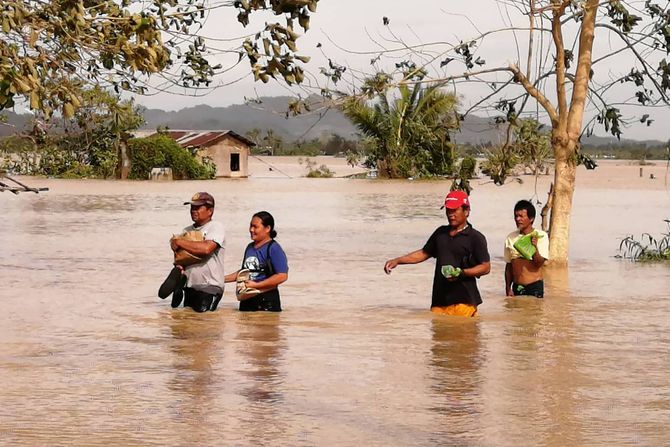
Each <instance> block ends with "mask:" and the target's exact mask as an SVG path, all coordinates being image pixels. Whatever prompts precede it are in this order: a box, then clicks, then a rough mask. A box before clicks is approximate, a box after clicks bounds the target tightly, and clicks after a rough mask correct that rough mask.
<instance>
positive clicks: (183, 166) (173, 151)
mask: <svg viewBox="0 0 670 447" xmlns="http://www.w3.org/2000/svg"><path fill="white" fill-rule="evenodd" d="M128 149H129V152H130V160H131V163H130V174H129V176H128V178H131V179H141V180H144V179H147V178H149V174H150V173H151V170H152V169H153V168H171V169H172V176H173V178H174V179H177V180H181V179H192V180H204V179H211V178H214V175H215V174H216V165H215V164H214V163H213V162H212V161H211V160H207V161H205V162H204V163H201V162H200V161H199V160H198V159H197V158H196V157H195V156H194V155H193V154H191V152H190V151H189V150H188V149H185V148H183V147H181V146H180V145H179V144H177V142H176V141H174V140H173V139H172V138H170V137H169V136H167V135H154V136H151V137H148V138H135V139H132V140H130V141H129V142H128Z"/></svg>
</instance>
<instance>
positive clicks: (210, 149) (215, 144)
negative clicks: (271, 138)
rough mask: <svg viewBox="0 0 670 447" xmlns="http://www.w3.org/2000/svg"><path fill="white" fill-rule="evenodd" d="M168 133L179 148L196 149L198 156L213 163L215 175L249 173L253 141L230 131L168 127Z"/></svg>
mask: <svg viewBox="0 0 670 447" xmlns="http://www.w3.org/2000/svg"><path fill="white" fill-rule="evenodd" d="M167 135H168V136H170V137H171V138H172V139H174V140H175V141H176V142H177V143H178V144H179V145H180V146H181V147H183V148H187V149H196V150H197V152H196V154H197V156H198V157H200V158H201V159H202V158H204V157H208V158H209V159H211V160H212V161H213V162H214V163H215V164H216V176H217V177H229V178H240V177H248V176H249V153H250V151H251V148H252V147H254V146H255V145H256V144H255V143H254V142H253V141H251V140H249V139H248V138H245V137H243V136H242V135H239V134H237V133H235V132H233V131H232V130H172V129H170V130H168V131H167Z"/></svg>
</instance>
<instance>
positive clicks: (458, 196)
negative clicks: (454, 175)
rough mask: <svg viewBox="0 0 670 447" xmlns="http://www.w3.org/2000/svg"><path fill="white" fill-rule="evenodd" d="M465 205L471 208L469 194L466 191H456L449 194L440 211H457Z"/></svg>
mask: <svg viewBox="0 0 670 447" xmlns="http://www.w3.org/2000/svg"><path fill="white" fill-rule="evenodd" d="M463 205H465V206H467V207H468V208H469V207H470V199H468V194H467V193H466V192H465V191H461V190H456V191H451V192H450V193H449V194H447V197H445V199H444V205H443V206H442V208H440V209H441V210H443V209H445V208H448V209H450V210H455V209H456V208H460V207H461V206H463Z"/></svg>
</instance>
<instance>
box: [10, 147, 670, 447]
mask: <svg viewBox="0 0 670 447" xmlns="http://www.w3.org/2000/svg"><path fill="white" fill-rule="evenodd" d="M262 160H263V162H258V161H257V162H254V163H250V167H251V169H252V171H251V172H252V177H251V178H249V179H240V180H215V181H206V182H187V181H184V182H171V183H151V182H114V181H87V180H84V181H69V180H50V179H29V181H30V183H31V185H34V186H48V187H49V188H50V191H49V192H47V193H41V194H39V195H35V194H29V193H22V194H21V195H20V196H14V195H12V194H9V193H4V194H0V210H1V211H2V217H3V226H2V231H0V247H2V249H1V250H0V271H2V280H3V281H2V282H3V286H4V287H2V288H0V302H1V303H2V305H3V306H2V311H1V313H0V337H1V338H2V341H3V348H2V349H1V350H0V381H1V382H2V384H3V386H2V390H1V391H0V397H1V401H2V405H0V420H1V421H2V423H1V424H0V444H1V445H21V446H35V445H82V446H94V445H100V446H102V445H138V446H139V445H142V446H145V445H156V446H158V445H161V446H162V445H212V446H216V445H286V446H303V445H304V446H312V445H352V446H354V445H356V446H357V445H371V446H389V445H393V446H396V445H397V446H404V445H412V446H432V445H459V446H460V445H467V446H470V445H473V446H475V445H485V446H517V445H545V446H566V445H589V446H596V445H598V446H611V445H649V446H659V445H668V444H670V432H669V431H668V429H667V422H668V420H670V375H669V374H668V365H670V300H669V299H668V298H669V297H670V296H669V294H668V290H669V289H670V287H669V286H670V266H668V265H667V264H655V265H654V264H635V263H631V262H627V261H622V260H619V259H615V258H614V255H616V254H617V248H618V246H619V242H620V240H621V238H623V237H625V236H627V235H629V234H632V235H635V236H639V235H640V234H641V233H643V232H649V233H651V234H652V235H655V236H659V235H660V234H661V232H663V231H665V230H666V229H667V227H666V224H665V223H664V222H663V219H668V218H670V193H669V192H668V187H667V184H666V183H665V182H666V177H665V165H662V164H658V165H654V166H649V167H648V166H645V167H643V168H644V172H643V176H642V177H640V175H639V168H640V167H639V166H636V165H633V164H627V163H621V162H616V163H615V162H612V163H603V164H601V167H602V169H601V168H599V169H601V170H596V171H594V172H592V171H589V172H586V171H584V169H583V167H580V168H579V178H578V182H579V187H578V190H577V192H576V194H575V208H574V215H573V218H572V240H571V263H570V268H569V271H568V272H567V274H562V273H558V272H555V271H549V272H547V275H546V277H547V278H546V279H547V291H546V298H545V299H544V300H535V299H519V298H511V299H510V298H506V297H505V296H504V280H503V271H504V264H503V260H502V245H503V240H504V238H505V236H506V235H507V234H508V233H509V232H510V231H512V230H513V229H514V222H513V219H512V207H513V205H514V203H515V202H516V201H517V200H518V199H521V198H530V197H532V196H533V195H534V193H535V187H534V181H533V178H532V177H529V176H526V177H524V182H523V184H518V183H516V182H515V183H513V184H509V185H506V186H505V187H495V186H493V185H492V184H490V183H487V182H486V181H485V180H483V179H480V180H475V181H473V186H474V188H475V189H474V191H473V194H472V206H473V209H472V214H471V223H472V224H473V225H474V226H475V227H476V228H477V229H479V230H480V231H481V232H482V233H484V234H485V235H486V237H487V239H488V243H489V250H490V252H491V256H492V271H491V274H490V275H488V276H486V277H484V278H482V279H481V280H480V282H479V285H480V290H481V291H482V296H483V299H484V303H483V305H482V306H480V308H479V314H480V316H479V317H477V318H475V319H458V318H454V317H444V316H435V315H433V314H431V313H430V312H429V305H430V290H431V282H432V272H433V263H432V262H430V261H428V262H425V263H423V264H420V265H415V266H400V267H398V268H397V269H396V270H395V271H394V272H393V274H392V275H390V276H387V275H385V274H384V273H383V271H382V267H383V264H384V261H385V260H386V259H388V258H390V257H394V256H397V255H400V254H404V253H406V252H409V251H412V250H415V249H418V248H420V247H422V246H423V244H424V243H425V241H426V239H427V238H428V236H429V235H430V233H431V232H432V231H433V230H434V229H435V228H436V227H437V226H439V225H442V224H443V223H444V222H445V218H444V214H443V211H440V209H439V207H440V205H441V204H442V201H443V198H444V195H445V194H446V192H447V191H448V189H449V185H450V182H448V181H430V182H414V181H407V180H401V181H369V180H347V179H337V178H336V179H305V178H297V177H298V176H299V175H304V172H303V171H304V168H303V167H301V166H300V165H298V164H297V162H296V161H295V160H289V159H285V158H283V157H281V158H279V157H274V158H269V157H268V158H263V159H262ZM329 160H331V161H329ZM332 160H333V159H328V160H326V159H324V163H331V162H332ZM338 160H341V161H336V162H332V163H333V164H332V167H333V169H335V170H336V171H337V169H338V168H339V169H341V171H340V172H341V173H342V172H344V170H346V169H347V168H346V162H344V161H343V160H342V159H338ZM255 163H257V164H255ZM268 164H269V165H270V166H268ZM272 166H274V167H275V168H279V169H280V170H282V171H286V172H287V173H288V174H289V176H291V177H293V178H288V177H289V176H282V175H275V174H276V173H277V171H276V169H273V170H269V167H272ZM652 172H653V173H654V174H655V175H654V177H655V179H650V178H649V174H650V173H652ZM294 174H295V175H294ZM549 181H550V179H549V178H548V177H543V178H541V179H540V182H539V185H538V188H537V197H538V198H539V200H541V201H544V200H545V199H546V194H547V189H548V184H549ZM202 190H206V191H209V192H210V193H212V194H213V195H214V197H215V198H216V200H217V208H216V211H215V215H214V217H215V219H220V220H222V221H223V222H224V224H225V226H226V231H227V235H226V239H227V242H226V253H225V259H226V269H227V270H228V271H232V270H235V269H237V268H238V266H239V265H240V263H241V261H242V259H241V257H242V252H243V249H244V247H245V246H246V244H247V243H248V240H249V236H248V232H247V228H248V223H249V219H250V217H251V215H252V214H253V213H254V212H256V211H259V210H268V211H270V212H271V213H272V214H273V215H274V216H275V218H276V222H277V228H276V229H277V231H278V233H279V235H278V238H277V240H278V241H279V242H280V243H281V244H282V246H283V247H284V249H285V250H286V253H287V255H288V258H289V266H290V272H289V280H288V282H287V283H286V284H285V285H284V286H282V287H281V293H282V302H283V306H284V309H285V311H284V312H283V313H281V314H262V313H258V314H242V313H240V312H238V311H237V301H236V300H235V297H234V290H232V288H230V289H227V290H226V292H225V295H224V299H223V301H222V304H221V306H220V309H219V311H217V312H214V313H207V314H196V313H194V312H192V311H190V310H187V309H183V308H180V309H177V310H173V309H171V308H170V306H169V299H168V300H166V301H164V300H160V299H159V298H157V296H156V291H157V288H158V286H159V284H160V283H161V281H162V280H163V279H164V277H165V275H166V274H167V272H168V271H169V269H170V261H171V253H170V250H169V247H168V242H167V240H168V238H169V237H170V235H171V234H173V233H176V232H178V231H180V229H181V228H182V227H184V226H185V225H187V224H188V223H189V215H188V212H187V209H186V207H184V206H182V205H181V203H182V202H183V201H185V200H187V199H188V198H190V197H191V195H192V194H193V193H194V192H196V191H202Z"/></svg>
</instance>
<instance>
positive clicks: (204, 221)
mask: <svg viewBox="0 0 670 447" xmlns="http://www.w3.org/2000/svg"><path fill="white" fill-rule="evenodd" d="M184 205H190V215H191V220H193V225H189V226H188V227H186V228H184V230H183V231H184V233H188V234H191V235H195V234H197V235H198V236H199V237H198V238H197V239H198V240H188V239H186V238H180V237H173V238H172V239H170V247H171V248H172V251H174V252H178V251H185V252H187V253H188V254H189V255H190V256H191V257H193V258H195V259H197V262H195V263H190V264H189V265H186V266H179V265H176V266H175V267H174V268H173V269H172V271H171V272H170V274H169V275H168V277H167V278H166V279H165V281H164V282H163V284H162V285H161V287H160V289H159V291H158V296H159V297H161V298H165V297H167V296H168V295H169V294H170V293H173V300H172V307H178V306H179V305H180V304H181V300H182V290H181V287H182V285H183V286H185V287H184V288H183V298H184V307H190V308H192V309H193V310H194V311H196V312H206V311H208V310H210V311H214V310H216V307H217V306H218V304H219V301H220V300H221V297H222V296H223V289H224V279H225V272H224V269H223V257H224V252H225V230H224V227H223V224H222V223H221V222H216V221H213V220H212V216H213V214H214V197H212V196H211V195H210V194H209V193H206V192H198V193H195V195H193V197H191V200H190V201H188V202H184Z"/></svg>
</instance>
